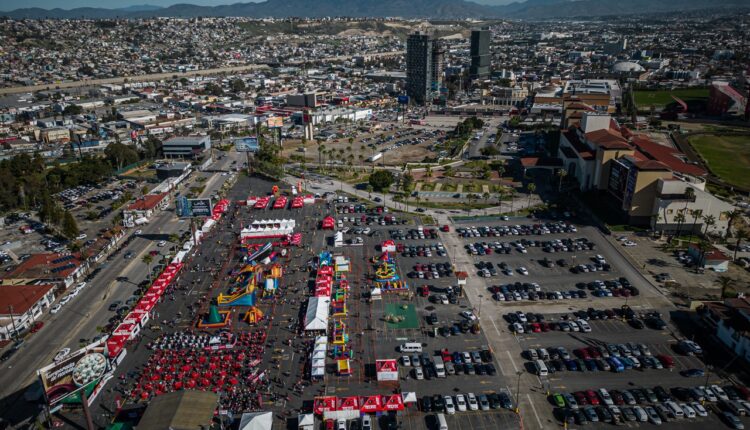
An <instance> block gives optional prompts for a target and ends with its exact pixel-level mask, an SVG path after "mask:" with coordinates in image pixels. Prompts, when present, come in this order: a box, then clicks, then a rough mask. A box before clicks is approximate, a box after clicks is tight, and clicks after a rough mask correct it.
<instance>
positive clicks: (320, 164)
mask: <svg viewBox="0 0 750 430" xmlns="http://www.w3.org/2000/svg"><path fill="white" fill-rule="evenodd" d="M316 140H317V143H318V168H320V169H322V168H323V160H322V157H323V153H324V152H326V146H325V145H323V144H322V143H321V140H320V139H316Z"/></svg>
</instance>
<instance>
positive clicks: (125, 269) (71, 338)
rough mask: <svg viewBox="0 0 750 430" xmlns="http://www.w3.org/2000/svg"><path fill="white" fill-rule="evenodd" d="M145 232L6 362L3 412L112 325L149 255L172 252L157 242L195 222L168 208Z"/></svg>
mask: <svg viewBox="0 0 750 430" xmlns="http://www.w3.org/2000/svg"><path fill="white" fill-rule="evenodd" d="M241 157H242V155H241V154H237V153H234V152H231V153H229V155H227V156H225V157H224V159H223V160H220V161H218V162H217V164H216V165H215V166H213V168H214V169H228V168H229V167H230V164H231V162H232V160H235V159H237V160H240V159H241ZM238 162H239V161H238ZM202 174H203V173H196V175H202ZM228 177H229V176H222V175H221V174H218V173H217V174H214V175H213V180H210V181H207V182H206V184H207V185H206V193H207V194H208V195H210V194H211V193H213V192H215V191H216V190H218V189H219V188H220V187H221V185H222V184H223V183H224V180H225V179H226V178H228ZM139 229H140V230H141V231H142V233H141V234H140V235H139V236H137V237H134V238H133V239H132V240H131V241H130V243H128V244H127V245H126V246H124V247H123V248H122V249H121V250H120V251H119V253H117V254H116V255H115V256H113V257H112V258H111V259H110V260H109V261H105V262H104V263H102V264H101V265H100V267H103V269H102V270H101V272H99V274H97V275H96V277H95V278H94V279H93V280H92V281H90V282H89V283H88V285H87V286H86V288H85V289H84V290H83V291H82V292H81V293H80V294H79V295H78V296H77V297H75V298H73V300H71V301H70V302H69V303H68V304H66V305H65V306H63V308H62V309H61V310H60V312H58V313H57V314H55V315H50V314H47V315H46V316H45V317H44V318H43V319H42V321H44V323H45V325H44V327H43V328H42V330H40V331H39V332H38V333H35V334H33V335H32V336H30V337H28V338H27V340H26V342H25V343H24V346H23V347H22V348H21V349H20V350H19V351H18V352H17V353H16V354H15V355H13V356H12V357H11V358H10V359H9V360H8V361H6V362H4V363H3V366H2V369H3V371H2V372H0V387H2V388H0V398H1V399H2V400H0V410H3V409H6V408H8V407H13V406H14V405H15V404H16V403H17V402H18V401H19V400H20V401H21V402H23V397H22V395H23V390H24V389H25V388H26V387H27V386H28V385H29V384H31V383H32V382H33V381H34V380H35V379H36V370H37V369H39V368H41V367H43V366H45V365H47V364H49V363H50V362H51V361H52V359H53V357H54V356H55V354H56V353H57V351H59V350H60V349H61V348H64V347H68V348H70V349H71V350H75V349H76V348H78V347H79V346H80V343H79V339H87V340H90V339H92V338H93V337H95V336H97V335H99V334H101V332H99V330H97V328H98V327H102V326H105V325H107V323H108V321H109V319H110V318H111V317H112V316H113V315H114V313H113V312H110V311H109V310H108V307H109V305H110V303H112V302H113V301H116V300H120V301H122V302H123V303H124V302H125V301H126V300H127V299H128V298H129V297H130V296H131V295H132V294H133V293H134V292H135V290H136V288H137V285H138V284H139V283H140V282H141V281H143V280H144V279H146V278H147V276H148V269H147V267H146V265H145V264H144V263H143V262H142V261H141V259H142V257H143V255H145V254H146V253H147V252H148V251H149V250H162V249H164V250H166V248H158V247H157V246H156V242H157V241H158V240H164V239H166V238H167V237H168V236H169V235H170V234H173V233H177V234H180V233H181V232H183V231H187V230H189V223H188V222H187V221H186V220H184V219H179V218H177V217H176V216H175V214H174V209H168V210H165V211H162V212H160V213H158V214H157V215H156V216H155V217H154V219H153V220H152V221H151V222H150V223H149V224H147V225H144V226H141V227H139ZM122 240H126V239H122ZM128 251H129V252H132V253H133V258H132V259H125V258H124V257H123V255H124V254H125V253H126V252H128ZM95 267H96V266H95ZM126 278H127V280H124V279H126ZM117 279H123V280H124V281H123V282H120V281H117ZM6 410H7V409H6Z"/></svg>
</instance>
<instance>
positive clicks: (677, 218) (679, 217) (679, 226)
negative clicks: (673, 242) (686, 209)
mask: <svg viewBox="0 0 750 430" xmlns="http://www.w3.org/2000/svg"><path fill="white" fill-rule="evenodd" d="M674 221H675V222H676V223H677V232H676V233H675V237H680V233H682V223H684V222H685V214H684V213H683V211H679V212H677V215H675V216H674Z"/></svg>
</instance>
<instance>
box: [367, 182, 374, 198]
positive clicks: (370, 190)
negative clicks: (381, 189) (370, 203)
mask: <svg viewBox="0 0 750 430" xmlns="http://www.w3.org/2000/svg"><path fill="white" fill-rule="evenodd" d="M366 190H367V198H368V199H370V200H372V191H373V190H374V188H373V187H372V185H370V184H367V188H366Z"/></svg>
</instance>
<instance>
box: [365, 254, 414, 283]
mask: <svg viewBox="0 0 750 430" xmlns="http://www.w3.org/2000/svg"><path fill="white" fill-rule="evenodd" d="M373 261H374V262H375V264H376V265H377V269H375V282H377V284H378V288H380V289H381V290H384V291H403V290H406V289H408V287H407V285H406V283H405V282H404V281H402V280H401V277H400V276H399V275H398V273H397V270H396V263H395V262H394V261H393V259H392V258H391V255H390V254H389V253H388V252H384V253H383V254H381V255H380V257H379V258H378V257H375V258H374V259H373Z"/></svg>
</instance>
